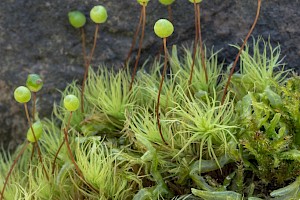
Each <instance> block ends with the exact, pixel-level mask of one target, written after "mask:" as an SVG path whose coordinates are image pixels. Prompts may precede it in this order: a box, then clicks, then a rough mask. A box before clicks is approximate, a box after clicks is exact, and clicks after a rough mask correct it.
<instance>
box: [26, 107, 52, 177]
mask: <svg viewBox="0 0 300 200" xmlns="http://www.w3.org/2000/svg"><path fill="white" fill-rule="evenodd" d="M24 109H25V113H26V117H27V121H28V124H29V126H30V129H31V132H32V135H33V138H34V141H35V145H36V148H37V151H38V157H39V160H40V163H41V164H42V168H43V170H44V172H45V174H46V178H47V180H48V181H49V176H48V173H47V171H46V168H45V166H44V163H43V158H42V153H41V150H40V147H39V143H38V140H37V139H36V136H35V133H34V130H33V128H32V124H31V121H30V117H29V113H28V108H27V103H24Z"/></svg>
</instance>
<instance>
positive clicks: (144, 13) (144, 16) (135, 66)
mask: <svg viewBox="0 0 300 200" xmlns="http://www.w3.org/2000/svg"><path fill="white" fill-rule="evenodd" d="M142 12H143V18H142V21H143V24H142V35H141V38H140V43H139V50H138V54H137V58H136V60H135V65H134V69H133V73H132V75H131V82H130V86H129V91H131V89H132V86H133V82H134V77H135V74H136V70H137V66H138V64H139V60H140V56H141V51H142V45H143V40H144V35H145V25H146V4H145V3H143V6H142Z"/></svg>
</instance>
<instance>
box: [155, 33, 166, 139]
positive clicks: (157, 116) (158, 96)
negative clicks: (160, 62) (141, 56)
mask: <svg viewBox="0 0 300 200" xmlns="http://www.w3.org/2000/svg"><path fill="white" fill-rule="evenodd" d="M163 44H164V52H165V62H164V69H163V73H162V75H161V81H160V85H159V90H158V95H157V103H156V108H155V113H156V120H157V126H158V130H159V134H160V137H161V139H162V141H163V142H164V143H165V144H166V145H168V143H167V142H166V140H165V138H164V136H163V134H162V130H161V124H160V115H159V105H160V94H161V90H162V85H163V83H164V79H165V75H166V72H167V63H168V52H167V38H163Z"/></svg>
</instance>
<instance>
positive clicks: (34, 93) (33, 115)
mask: <svg viewBox="0 0 300 200" xmlns="http://www.w3.org/2000/svg"><path fill="white" fill-rule="evenodd" d="M32 94H33V95H32V96H33V101H32V120H35V107H36V92H32ZM34 151H35V145H33V146H32V152H31V156H30V160H31V161H32V159H33V156H34Z"/></svg>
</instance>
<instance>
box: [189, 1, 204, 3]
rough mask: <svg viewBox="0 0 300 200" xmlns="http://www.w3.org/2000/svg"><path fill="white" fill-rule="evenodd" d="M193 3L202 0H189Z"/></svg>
mask: <svg viewBox="0 0 300 200" xmlns="http://www.w3.org/2000/svg"><path fill="white" fill-rule="evenodd" d="M189 1H190V2H191V3H200V2H201V1H202V0H189Z"/></svg>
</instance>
